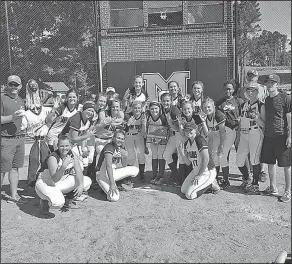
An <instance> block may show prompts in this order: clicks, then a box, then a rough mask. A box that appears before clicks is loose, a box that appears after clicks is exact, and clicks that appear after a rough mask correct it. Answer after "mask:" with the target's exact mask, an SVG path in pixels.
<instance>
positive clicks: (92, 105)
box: [82, 101, 95, 111]
mask: <svg viewBox="0 0 292 264" xmlns="http://www.w3.org/2000/svg"><path fill="white" fill-rule="evenodd" d="M88 108H93V109H95V103H94V102H93V101H86V102H85V103H84V104H83V108H82V111H84V110H86V109H88Z"/></svg>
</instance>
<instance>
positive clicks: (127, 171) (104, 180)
mask: <svg viewBox="0 0 292 264" xmlns="http://www.w3.org/2000/svg"><path fill="white" fill-rule="evenodd" d="M138 173H139V169H138V168H137V167H135V166H126V167H123V168H118V169H116V165H113V177H114V180H115V181H119V180H122V179H124V178H127V177H136V176H137V175H138ZM96 181H97V182H98V184H99V186H100V187H101V188H102V190H103V191H104V192H105V193H106V195H107V199H108V200H109V201H110V202H116V201H118V200H119V199H120V192H119V190H117V194H114V195H110V194H109V188H110V180H109V177H108V175H107V171H106V166H104V165H103V166H102V167H101V169H100V171H99V172H97V173H96Z"/></svg>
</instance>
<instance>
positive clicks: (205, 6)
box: [187, 1, 224, 24]
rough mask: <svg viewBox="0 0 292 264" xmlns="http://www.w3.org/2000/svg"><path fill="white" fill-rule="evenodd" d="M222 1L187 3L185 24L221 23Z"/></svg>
mask: <svg viewBox="0 0 292 264" xmlns="http://www.w3.org/2000/svg"><path fill="white" fill-rule="evenodd" d="M223 10H224V6H223V1H188V5H187V21H188V22H187V23H188V24H206V23H223Z"/></svg>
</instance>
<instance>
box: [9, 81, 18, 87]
mask: <svg viewBox="0 0 292 264" xmlns="http://www.w3.org/2000/svg"><path fill="white" fill-rule="evenodd" d="M8 85H9V86H11V87H18V86H19V84H18V83H14V82H11V83H8Z"/></svg>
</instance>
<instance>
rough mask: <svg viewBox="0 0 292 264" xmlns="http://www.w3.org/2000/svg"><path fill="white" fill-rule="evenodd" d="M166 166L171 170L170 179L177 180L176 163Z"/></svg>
mask: <svg viewBox="0 0 292 264" xmlns="http://www.w3.org/2000/svg"><path fill="white" fill-rule="evenodd" d="M168 166H169V168H170V170H171V178H172V179H176V178H177V174H178V170H177V165H176V163H175V162H172V163H169V164H168Z"/></svg>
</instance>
